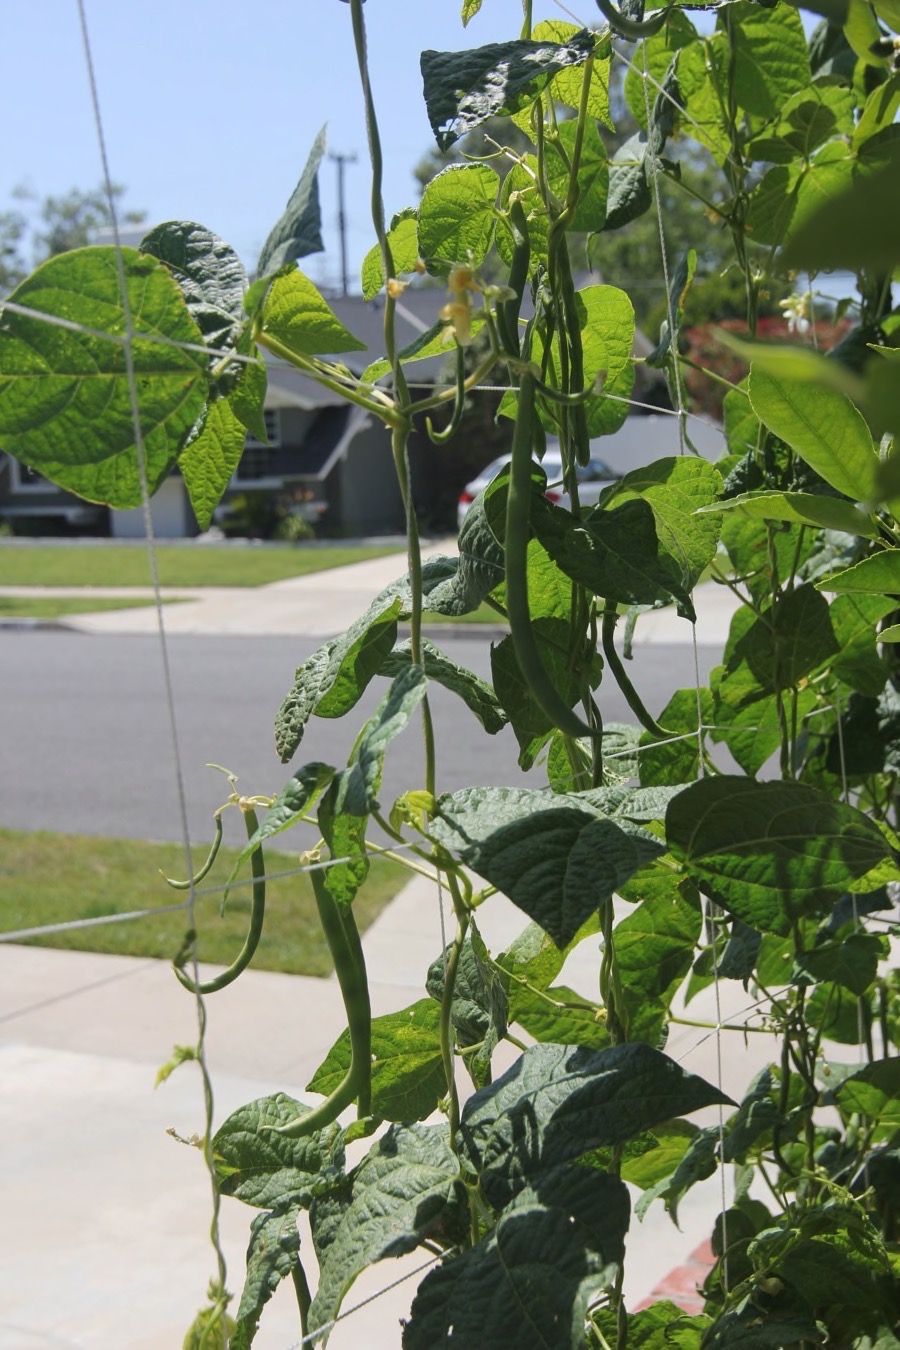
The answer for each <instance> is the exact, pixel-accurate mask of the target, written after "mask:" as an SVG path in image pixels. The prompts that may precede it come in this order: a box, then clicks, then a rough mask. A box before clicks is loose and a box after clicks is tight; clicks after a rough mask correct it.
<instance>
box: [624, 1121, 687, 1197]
mask: <svg viewBox="0 0 900 1350" xmlns="http://www.w3.org/2000/svg"><path fill="white" fill-rule="evenodd" d="M697 1134H698V1130H697V1126H696V1125H692V1124H691V1123H690V1122H689V1121H687V1120H667V1121H666V1122H665V1123H664V1124H663V1125H658V1126H656V1128H655V1129H653V1130H648V1132H647V1134H646V1135H645V1136H642V1137H643V1138H644V1139H646V1141H647V1144H648V1147H646V1148H644V1149H642V1150H641V1152H640V1153H639V1154H638V1155H637V1156H636V1157H634V1158H628V1157H625V1158H623V1160H622V1180H623V1181H627V1182H630V1184H631V1185H632V1186H640V1188H641V1190H642V1191H645V1190H648V1189H649V1187H651V1186H655V1185H656V1183H657V1182H658V1181H659V1180H661V1178H663V1177H668V1176H671V1174H672V1172H673V1171H674V1169H675V1168H676V1167H677V1166H678V1164H679V1163H680V1161H681V1159H682V1158H683V1157H684V1155H685V1153H686V1152H687V1150H688V1148H689V1147H690V1144H691V1141H692V1140H693V1139H694V1138H696V1136H697Z"/></svg>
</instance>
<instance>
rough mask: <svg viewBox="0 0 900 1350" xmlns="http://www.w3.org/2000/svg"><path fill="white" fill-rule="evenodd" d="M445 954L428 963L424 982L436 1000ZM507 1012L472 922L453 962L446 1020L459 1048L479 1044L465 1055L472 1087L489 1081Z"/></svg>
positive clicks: (441, 990)
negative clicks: (451, 988)
mask: <svg viewBox="0 0 900 1350" xmlns="http://www.w3.org/2000/svg"><path fill="white" fill-rule="evenodd" d="M449 957H450V949H449V948H447V950H446V951H445V952H444V953H443V954H442V955H441V956H439V957H438V958H437V960H436V961H433V962H432V963H431V965H430V967H429V969H428V976H427V978H426V981H425V988H426V989H427V991H428V993H429V994H430V995H431V997H432V998H433V999H436V1000H437V1002H438V1003H440V1002H441V1001H442V1000H443V997H444V988H445V984H444V969H445V965H444V963H445V961H447V960H449ZM508 1013H509V999H508V997H507V994H506V990H505V989H504V987H503V982H502V980H501V977H500V975H499V973H498V971H497V969H496V967H495V965H494V964H493V962H492V961H491V959H490V956H489V954H488V951H487V948H486V947H485V945H484V942H483V941H482V938H481V935H480V933H479V932H478V929H477V928H476V927H475V925H474V924H472V925H471V926H470V928H469V933H468V935H467V937H466V941H465V943H464V945H463V948H462V951H461V953H460V957H459V962H458V965H457V970H456V979H455V981H454V984H453V996H452V1000H451V1004H450V1020H451V1023H452V1025H453V1028H454V1030H455V1032H456V1037H457V1041H458V1043H459V1045H460V1046H461V1047H463V1048H466V1049H467V1048H469V1047H470V1046H476V1045H477V1046H478V1047H479V1049H478V1050H477V1051H476V1052H475V1054H474V1055H467V1056H466V1068H467V1070H468V1072H469V1074H470V1075H471V1077H472V1081H473V1082H474V1083H475V1085H476V1087H483V1086H484V1084H485V1083H489V1082H490V1081H491V1056H492V1054H493V1052H494V1050H495V1049H496V1047H497V1045H498V1043H499V1042H500V1041H501V1040H502V1039H503V1037H504V1036H505V1035H506V1027H507V1016H508ZM445 1087H446V1084H445Z"/></svg>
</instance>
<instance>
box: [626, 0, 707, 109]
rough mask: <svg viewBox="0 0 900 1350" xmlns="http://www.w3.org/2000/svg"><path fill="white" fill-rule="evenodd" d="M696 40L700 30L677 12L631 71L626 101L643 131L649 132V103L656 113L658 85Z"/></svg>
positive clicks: (646, 46) (654, 38)
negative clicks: (645, 74) (646, 83)
mask: <svg viewBox="0 0 900 1350" xmlns="http://www.w3.org/2000/svg"><path fill="white" fill-rule="evenodd" d="M696 40H697V30H696V28H695V27H694V25H693V24H692V23H691V21H690V19H689V18H688V17H687V15H686V14H685V13H684V12H683V11H682V10H677V9H673V10H672V11H671V13H670V15H669V18H668V21H667V22H666V24H665V25H664V26H663V27H662V28H661V29H660V31H659V32H658V33H654V35H653V36H652V37H650V38H647V39H646V40H645V42H644V46H643V54H642V56H641V59H640V61H639V62H638V63H637V64H635V65H630V66H629V67H628V70H627V71H626V74H625V87H624V93H625V101H626V103H627V104H628V107H629V109H630V111H631V115H632V117H633V118H634V120H635V121H636V122H637V124H638V126H639V127H640V129H641V130H642V131H646V130H647V102H648V101H649V104H650V110H651V112H652V110H653V101H654V98H655V95H656V87H655V86H656V84H661V83H662V82H663V80H664V78H665V75H666V72H667V71H668V69H669V67H670V65H671V64H672V58H673V57H674V55H675V53H676V52H677V51H680V50H681V48H682V47H687V46H688V45H689V44H690V43H691V42H696ZM644 62H646V67H647V77H648V82H649V89H648V88H646V87H645V81H644V78H643V70H644V66H643V63H644Z"/></svg>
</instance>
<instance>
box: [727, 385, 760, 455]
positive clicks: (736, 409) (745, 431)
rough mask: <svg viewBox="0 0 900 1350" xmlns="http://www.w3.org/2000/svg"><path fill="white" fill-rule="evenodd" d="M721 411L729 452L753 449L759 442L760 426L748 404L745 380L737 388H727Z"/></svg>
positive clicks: (741, 453)
mask: <svg viewBox="0 0 900 1350" xmlns="http://www.w3.org/2000/svg"><path fill="white" fill-rule="evenodd" d="M722 413H723V416H724V419H725V440H726V441H727V443H728V449H729V451H730V452H731V454H733V455H746V454H747V453H748V452H749V453H752V452H753V451H755V450H756V447H757V445H759V443H760V435H761V431H762V428H761V427H760V424H759V418H758V417H757V416H756V413H755V412H754V411H753V409H752V408H751V406H750V400H749V398H748V397H747V384H746V381H744V382H743V383H742V384H741V385H740V387H739V388H737V389H729V391H728V393H727V394H726V395H725V399H724V402H723V404H722Z"/></svg>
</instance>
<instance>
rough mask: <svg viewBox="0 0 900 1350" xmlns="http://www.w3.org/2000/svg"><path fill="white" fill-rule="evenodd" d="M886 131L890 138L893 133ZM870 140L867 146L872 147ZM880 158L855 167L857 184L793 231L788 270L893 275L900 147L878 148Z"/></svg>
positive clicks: (898, 252)
mask: <svg viewBox="0 0 900 1350" xmlns="http://www.w3.org/2000/svg"><path fill="white" fill-rule="evenodd" d="M892 130H893V128H892V127H887V128H885V131H883V132H881V133H880V135H882V136H883V135H884V134H885V132H890V131H892ZM877 139H878V138H877V137H873V138H870V140H869V141H868V142H866V143H865V145H866V146H871V145H872V141H873V140H877ZM876 148H878V149H879V150H880V154H879V156H878V158H876V157H875V156H874V155H873V156H872V160H871V163H870V162H868V161H867V160H866V159H864V158H863V150H864V147H863V146H861V147H860V149H859V158H858V160H857V162H856V164H855V166H854V172H853V176H852V180H849V181H847V182H846V183H845V184H844V185H843V188H842V190H841V191H840V192H838V193H834V194H831V195H830V197H829V198H828V200H825V201H823V202H821V203H820V205H819V209H818V210H817V211H816V212H814V213H812V214H810V216H809V217H808V218H807V219H806V220H804V222H803V224H802V225H800V226H799V227H798V228H797V229H795V230H794V231H792V234H791V238H790V241H789V244H788V247H787V250H786V253H785V258H784V262H785V266H789V267H802V268H804V269H806V268H809V269H810V270H811V271H819V270H820V269H822V268H829V269H830V268H835V267H839V268H847V269H853V270H856V269H858V268H869V267H871V268H874V269H876V270H879V269H880V270H884V271H890V270H891V269H892V268H894V267H895V266H896V265H897V261H898V259H900V244H898V242H897V229H896V224H897V219H898V217H900V174H898V167H900V141H897V140H893V141H888V140H886V141H883V142H879V145H878V147H876Z"/></svg>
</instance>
